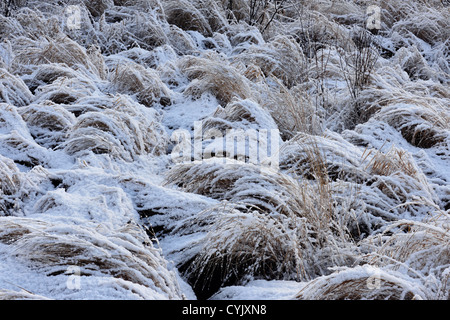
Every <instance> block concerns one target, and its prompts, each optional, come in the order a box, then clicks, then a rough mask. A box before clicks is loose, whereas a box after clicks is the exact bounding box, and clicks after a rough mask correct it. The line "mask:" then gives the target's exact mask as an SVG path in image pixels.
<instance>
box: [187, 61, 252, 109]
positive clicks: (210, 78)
mask: <svg viewBox="0 0 450 320" xmlns="http://www.w3.org/2000/svg"><path fill="white" fill-rule="evenodd" d="M179 68H180V70H181V72H182V73H183V74H185V75H186V76H187V77H188V79H189V80H190V81H191V83H190V84H189V85H188V86H187V87H186V89H185V90H184V92H183V94H184V95H185V96H188V97H193V98H196V97H200V96H201V94H202V93H204V92H208V91H209V92H211V93H212V94H214V95H215V96H216V97H217V99H218V100H219V101H220V102H221V103H222V104H224V105H226V104H227V103H230V102H231V101H232V100H233V99H234V98H239V99H243V100H244V99H251V98H252V94H251V92H252V90H251V87H250V85H249V83H248V80H247V79H246V78H245V77H244V76H242V75H241V74H240V73H239V72H238V70H237V69H236V68H234V67H233V66H232V65H230V64H229V63H228V62H226V61H224V60H223V59H221V58H220V57H219V56H217V55H213V54H208V55H205V56H204V57H184V58H182V59H180V61H179Z"/></svg>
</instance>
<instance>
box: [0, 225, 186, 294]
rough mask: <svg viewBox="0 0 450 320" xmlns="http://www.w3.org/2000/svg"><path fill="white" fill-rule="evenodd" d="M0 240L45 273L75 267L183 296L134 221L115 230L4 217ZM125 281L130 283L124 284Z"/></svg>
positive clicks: (85, 273)
mask: <svg viewBox="0 0 450 320" xmlns="http://www.w3.org/2000/svg"><path fill="white" fill-rule="evenodd" d="M1 219H2V221H1V222H2V223H1V224H0V241H1V242H2V243H4V244H6V245H8V246H10V248H11V251H12V252H14V255H15V256H16V259H18V261H21V262H25V263H28V264H29V265H30V267H31V268H35V269H36V270H39V272H42V273H44V274H46V275H47V276H56V275H59V274H64V273H65V272H66V271H67V269H68V267H69V266H74V265H76V266H78V267H80V270H81V271H80V272H81V274H80V276H87V277H88V276H105V275H108V276H110V277H113V278H115V279H121V280H124V281H125V282H124V284H125V283H129V284H135V285H141V286H144V287H146V288H148V289H150V290H153V291H155V292H160V293H162V294H163V295H164V296H166V297H167V298H168V299H180V298H181V297H182V295H181V292H180V289H179V287H178V283H177V281H176V278H175V275H174V274H173V273H172V272H170V271H168V270H167V264H166V261H165V259H164V258H163V257H162V256H161V254H160V251H159V250H157V249H156V248H154V247H153V245H152V242H151V240H150V239H149V238H148V236H147V234H146V233H145V231H144V230H143V229H142V228H141V227H139V226H138V225H137V224H135V223H132V222H130V223H129V224H127V225H125V226H123V227H121V228H119V229H117V230H110V229H108V228H106V229H105V228H96V227H95V226H91V225H89V224H85V225H83V226H79V225H75V224H73V225H70V224H63V225H60V224H58V223H49V222H45V221H41V220H38V219H31V218H16V217H14V218H12V217H3V218H1ZM128 286H129V285H128Z"/></svg>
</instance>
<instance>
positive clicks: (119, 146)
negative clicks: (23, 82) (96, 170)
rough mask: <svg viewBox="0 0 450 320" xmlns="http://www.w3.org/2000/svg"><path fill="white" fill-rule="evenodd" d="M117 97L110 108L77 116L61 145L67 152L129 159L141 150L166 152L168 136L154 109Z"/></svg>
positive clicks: (156, 153) (158, 153)
mask: <svg viewBox="0 0 450 320" xmlns="http://www.w3.org/2000/svg"><path fill="white" fill-rule="evenodd" d="M143 108H145V107H143V106H142V105H139V104H136V103H133V102H132V101H129V100H127V99H125V98H124V97H120V96H119V97H117V100H116V102H115V105H114V108H113V109H106V110H103V111H89V112H86V113H84V114H83V115H81V116H79V117H78V118H77V122H76V123H75V124H74V126H73V128H72V129H71V130H70V131H69V133H68V140H67V142H66V143H65V145H64V148H65V150H66V151H67V152H68V153H69V154H76V153H79V152H85V151H89V150H90V151H92V152H94V153H100V154H102V153H107V154H110V155H111V156H113V157H114V158H121V159H123V160H126V161H132V160H133V159H135V157H136V156H138V155H141V154H155V155H160V154H162V153H164V152H165V149H166V144H167V137H166V135H165V132H164V130H163V129H162V128H161V125H160V123H159V120H158V117H157V115H156V113H155V112H152V111H150V110H147V111H148V112H147V111H146V110H142V109H143Z"/></svg>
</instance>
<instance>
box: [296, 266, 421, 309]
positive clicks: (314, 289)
mask: <svg viewBox="0 0 450 320" xmlns="http://www.w3.org/2000/svg"><path fill="white" fill-rule="evenodd" d="M424 297H425V294H424V290H423V288H422V287H421V286H419V285H417V284H415V283H414V282H413V281H412V280H411V279H408V278H406V279H405V277H404V276H403V275H402V274H399V273H395V272H392V271H385V270H383V269H379V268H375V267H372V266H369V265H366V266H361V267H355V268H346V269H343V270H341V271H336V272H334V273H332V274H331V275H328V276H324V277H319V278H316V279H314V280H313V281H310V282H309V283H308V284H307V285H306V286H305V287H304V288H303V289H302V290H301V291H300V292H299V293H298V294H297V296H296V298H297V299H299V300H412V299H423V298H424Z"/></svg>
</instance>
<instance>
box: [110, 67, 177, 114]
mask: <svg viewBox="0 0 450 320" xmlns="http://www.w3.org/2000/svg"><path fill="white" fill-rule="evenodd" d="M110 80H111V83H112V85H113V87H114V88H115V89H116V90H117V92H119V93H123V94H131V95H136V98H137V100H138V101H139V102H140V103H142V104H143V105H145V106H147V107H151V106H153V105H154V104H155V103H158V102H159V101H160V100H161V98H162V97H165V98H167V97H170V91H169V89H168V88H167V86H166V85H165V84H164V83H163V82H162V81H161V79H160V78H159V75H158V73H157V72H156V71H154V70H152V69H149V68H144V67H142V66H141V65H139V64H137V63H132V62H128V63H126V64H120V65H117V66H116V67H115V68H114V69H113V70H112V72H111V79H110Z"/></svg>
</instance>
